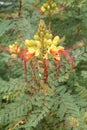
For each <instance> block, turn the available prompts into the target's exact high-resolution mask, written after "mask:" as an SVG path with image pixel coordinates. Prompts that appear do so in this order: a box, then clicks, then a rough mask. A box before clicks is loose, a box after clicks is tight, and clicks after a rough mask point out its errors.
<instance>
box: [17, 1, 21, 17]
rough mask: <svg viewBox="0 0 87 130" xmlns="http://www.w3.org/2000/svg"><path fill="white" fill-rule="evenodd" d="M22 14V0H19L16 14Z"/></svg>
mask: <svg viewBox="0 0 87 130" xmlns="http://www.w3.org/2000/svg"><path fill="white" fill-rule="evenodd" d="M21 14H22V0H19V12H18V16H19V17H20V16H21Z"/></svg>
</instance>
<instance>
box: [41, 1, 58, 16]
mask: <svg viewBox="0 0 87 130" xmlns="http://www.w3.org/2000/svg"><path fill="white" fill-rule="evenodd" d="M41 11H42V12H43V14H44V15H45V16H47V17H49V16H52V15H53V14H55V13H57V12H58V8H57V5H56V3H55V2H54V1H53V0H47V1H46V3H44V4H43V5H42V7H41Z"/></svg>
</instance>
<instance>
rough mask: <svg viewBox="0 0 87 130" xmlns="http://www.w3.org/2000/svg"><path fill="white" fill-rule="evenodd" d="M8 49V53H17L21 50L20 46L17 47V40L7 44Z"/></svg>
mask: <svg viewBox="0 0 87 130" xmlns="http://www.w3.org/2000/svg"><path fill="white" fill-rule="evenodd" d="M9 51H10V53H15V54H18V53H20V51H21V47H19V46H18V45H17V42H15V43H14V44H13V45H9Z"/></svg>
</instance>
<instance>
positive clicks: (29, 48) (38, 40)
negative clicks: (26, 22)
mask: <svg viewBox="0 0 87 130" xmlns="http://www.w3.org/2000/svg"><path fill="white" fill-rule="evenodd" d="M63 41H64V37H63V38H62V39H60V38H59V36H55V37H53V36H52V34H51V33H50V32H49V31H48V30H47V28H46V25H45V23H44V21H43V20H42V19H41V20H40V23H39V27H38V30H37V33H36V34H35V35H34V39H32V40H25V46H20V45H18V43H17V42H15V43H14V44H13V45H10V46H9V52H10V53H11V55H12V56H13V57H18V58H20V59H21V60H22V61H23V62H24V70H25V77H26V72H27V70H26V69H27V66H26V62H27V61H28V60H30V59H31V58H33V57H34V56H36V57H38V58H39V60H41V62H42V64H43V68H44V81H45V82H47V79H48V70H47V67H48V66H47V61H48V57H49V55H50V56H51V57H52V58H54V59H55V60H56V61H58V63H59V61H60V59H61V54H63V55H65V56H66V57H67V58H68V59H69V61H70V62H71V64H72V67H73V59H72V57H71V56H70V55H69V53H68V52H67V51H66V50H65V48H64V47H62V46H59V43H61V42H63ZM26 79H27V78H26Z"/></svg>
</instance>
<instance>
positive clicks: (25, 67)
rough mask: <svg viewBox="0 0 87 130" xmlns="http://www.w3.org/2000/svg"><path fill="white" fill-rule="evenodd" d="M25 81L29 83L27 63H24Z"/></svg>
mask: <svg viewBox="0 0 87 130" xmlns="http://www.w3.org/2000/svg"><path fill="white" fill-rule="evenodd" d="M24 79H25V81H27V62H26V61H24Z"/></svg>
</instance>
